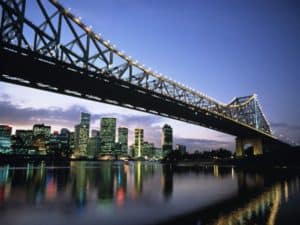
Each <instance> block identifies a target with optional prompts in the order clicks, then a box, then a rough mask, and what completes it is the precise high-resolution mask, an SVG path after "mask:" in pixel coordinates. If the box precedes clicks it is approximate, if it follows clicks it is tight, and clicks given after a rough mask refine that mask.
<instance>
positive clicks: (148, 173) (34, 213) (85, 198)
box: [0, 162, 300, 225]
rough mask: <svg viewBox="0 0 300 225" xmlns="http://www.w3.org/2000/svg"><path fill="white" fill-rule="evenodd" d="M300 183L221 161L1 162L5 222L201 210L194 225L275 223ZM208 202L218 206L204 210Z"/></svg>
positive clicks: (142, 218)
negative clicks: (222, 164) (19, 164)
mask: <svg viewBox="0 0 300 225" xmlns="http://www.w3.org/2000/svg"><path fill="white" fill-rule="evenodd" d="M299 183H300V182H299V177H298V176H293V177H292V178H287V179H283V178H280V179H277V180H272V181H270V179H268V176H266V175H262V174H259V173H246V172H244V171H238V170H236V169H235V168H233V167H219V166H217V165H214V166H197V167H188V166H185V165H178V166H172V165H163V164H159V163H150V162H135V163H134V162H130V163H124V162H71V163H70V164H68V165H63V166H47V165H45V164H41V165H33V164H27V165H25V166H24V167H13V166H9V165H7V166H3V167H0V209H1V210H0V221H2V223H3V224H7V225H8V224H49V225H50V224H51V225H55V224H66V223H72V224H74V225H77V224H99V223H102V224H151V223H152V224H155V223H161V222H164V221H168V220H170V219H172V218H173V217H175V216H182V215H185V214H187V213H191V212H194V211H199V214H198V215H197V216H196V217H197V219H195V220H193V219H191V220H189V223H191V224H216V225H217V224H218V225H221V224H232V225H235V224H254V223H256V224H270V225H271V224H276V218H278V217H279V219H280V217H282V218H283V219H284V214H283V215H281V214H282V213H280V207H281V205H283V204H289V202H290V201H289V199H290V198H291V196H292V197H293V196H295V195H296V196H297V195H299V188H300V187H299ZM253 193H254V194H253ZM235 198H236V199H238V201H236V200H232V199H235ZM228 200H230V203H226V201H228ZM224 202H225V203H224ZM218 204H219V205H218ZM220 204H225V208H227V206H228V208H229V209H227V210H225V208H224V205H220ZM226 204H227V205H226ZM211 205H216V207H213V210H209V211H205V213H201V210H202V209H203V210H206V207H208V206H211ZM298 206H299V204H298ZM48 218H51V219H50V220H49V219H48ZM191 218H192V216H191ZM277 221H278V220H277ZM2 223H1V224H2ZM173 224H174V223H173ZM185 224H187V223H185Z"/></svg>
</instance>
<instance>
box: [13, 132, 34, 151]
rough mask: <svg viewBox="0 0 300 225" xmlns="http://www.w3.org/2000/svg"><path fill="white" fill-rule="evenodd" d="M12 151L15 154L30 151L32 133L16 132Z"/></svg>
mask: <svg viewBox="0 0 300 225" xmlns="http://www.w3.org/2000/svg"><path fill="white" fill-rule="evenodd" d="M15 139H16V141H15V145H14V150H15V152H16V153H20V154H27V153H28V151H30V150H31V149H32V141H33V131H32V130H16V135H15Z"/></svg>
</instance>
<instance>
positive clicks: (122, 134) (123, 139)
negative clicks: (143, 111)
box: [118, 127, 128, 154]
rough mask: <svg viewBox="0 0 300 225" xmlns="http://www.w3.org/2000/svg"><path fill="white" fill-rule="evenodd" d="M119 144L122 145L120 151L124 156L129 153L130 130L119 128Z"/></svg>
mask: <svg viewBox="0 0 300 225" xmlns="http://www.w3.org/2000/svg"><path fill="white" fill-rule="evenodd" d="M118 143H119V144H120V148H121V149H120V150H121V152H122V153H123V154H127V153H128V128H127V127H119V129H118Z"/></svg>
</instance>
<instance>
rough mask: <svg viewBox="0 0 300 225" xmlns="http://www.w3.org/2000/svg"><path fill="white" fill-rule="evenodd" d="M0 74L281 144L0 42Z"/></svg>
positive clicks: (149, 93) (202, 112)
mask: <svg viewBox="0 0 300 225" xmlns="http://www.w3.org/2000/svg"><path fill="white" fill-rule="evenodd" d="M0 73H1V76H0V80H1V81H4V82H9V83H14V84H18V85H22V86H27V87H32V88H37V89H42V90H46V91H51V92H56V93H60V94H64V95H70V96H75V97H80V98H84V99H87V100H92V101H98V102H105V103H108V104H113V105H118V106H122V107H126V108H131V109H135V110H139V111H144V112H148V113H152V114H156V115H160V116H164V117H168V118H172V119H176V120H181V121H185V122H188V123H192V124H196V125H200V126H204V127H207V128H210V129H214V130H217V131H220V132H224V133H227V134H231V135H234V136H236V137H247V138H249V137H250V138H251V137H255V138H260V139H261V140H262V141H263V142H264V143H265V142H268V143H277V144H282V143H281V142H280V141H279V140H277V139H276V138H275V137H273V136H272V135H268V134H266V133H264V132H261V131H259V130H257V129H254V128H252V127H251V126H247V125H245V124H241V123H238V122H237V121H235V120H233V119H230V118H226V117H221V116H218V115H216V114H213V113H211V112H208V111H205V110H203V109H200V108H195V107H194V106H191V105H188V104H186V103H184V102H182V101H178V100H175V99H172V98H170V97H168V96H165V95H162V94H158V93H155V92H153V91H151V90H147V89H144V88H142V87H139V86H137V85H133V84H130V83H129V82H126V81H123V80H120V79H117V78H115V77H113V76H108V75H107V74H96V73H93V72H90V71H86V70H84V69H82V68H79V67H76V66H73V65H70V64H67V63H64V62H61V61H58V60H56V59H54V58H49V57H47V56H43V55H40V54H36V53H34V52H32V51H29V50H27V49H23V48H19V47H16V46H14V45H9V44H7V43H1V48H0ZM45 101H47V99H45Z"/></svg>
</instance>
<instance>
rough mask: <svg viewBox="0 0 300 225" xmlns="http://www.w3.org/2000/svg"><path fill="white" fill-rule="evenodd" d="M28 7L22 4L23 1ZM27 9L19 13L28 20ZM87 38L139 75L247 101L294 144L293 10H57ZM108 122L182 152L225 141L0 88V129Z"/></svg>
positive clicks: (149, 5) (82, 6) (129, 0)
mask: <svg viewBox="0 0 300 225" xmlns="http://www.w3.org/2000/svg"><path fill="white" fill-rule="evenodd" d="M28 2H29V1H28ZM34 2H35V1H30V3H29V5H28V12H30V13H31V15H32V16H33V15H34V16H35V14H37V13H38V12H37V11H36V10H35V8H34V6H33V3H34ZM60 2H61V3H62V4H63V5H64V6H65V7H66V8H69V7H70V8H71V12H72V13H74V14H75V15H78V16H80V17H82V19H83V21H84V22H85V23H86V24H88V25H92V27H93V30H94V31H96V32H97V33H99V32H100V33H101V34H102V35H103V37H104V38H105V39H109V40H110V41H111V42H113V43H114V44H116V45H117V47H118V48H119V49H121V50H124V51H125V52H126V54H128V55H130V56H132V58H133V59H137V60H138V61H139V62H142V63H143V64H145V65H146V67H151V68H153V70H156V71H159V72H161V73H163V74H166V75H167V76H168V77H171V78H172V79H174V80H177V81H179V82H181V83H184V84H186V85H187V86H189V87H192V88H194V89H196V90H199V91H201V92H203V93H205V94H207V95H208V96H211V97H213V98H215V99H217V100H219V101H221V102H225V103H229V102H230V100H231V99H232V98H233V97H235V96H246V95H250V94H253V93H256V94H257V95H258V97H259V101H260V103H261V105H262V106H263V111H264V113H265V115H266V117H267V119H268V121H269V122H270V124H271V128H272V130H273V132H274V134H275V135H276V136H279V135H280V138H281V139H283V140H286V141H289V142H292V141H293V142H295V143H300V121H299V117H300V100H298V96H299V84H300V75H299V71H300V63H299V62H300V61H299V59H300V42H299V40H300V2H299V1H297V0H295V1H293V0H274V1H267V0H251V1H250V0H249V1H247V0H245V1H239V0H227V1H217V0H210V1H208V0H201V1H199V0H185V1H179V0H173V1H167V0H114V1H111V0H101V1H100V0H97V1H96V0H85V1H71V0H61V1H60ZM81 111H86V112H90V113H91V114H92V115H93V116H92V128H94V129H99V118H101V117H103V116H116V117H117V118H118V125H124V126H128V127H129V130H130V142H132V138H133V135H132V132H133V129H134V128H135V127H142V128H144V129H145V139H146V140H148V141H151V142H154V143H155V144H156V145H158V146H159V145H160V135H161V127H162V126H163V125H164V124H165V123H168V124H170V125H171V126H172V127H173V130H174V139H175V141H174V142H175V143H178V144H186V145H187V146H188V148H189V149H190V150H191V151H192V150H195V149H200V150H201V149H209V148H217V147H226V148H229V149H231V150H233V149H234V138H235V137H233V136H229V135H226V134H222V133H219V132H215V131H212V130H209V129H206V128H202V127H199V126H195V125H191V124H187V123H183V122H179V121H175V120H170V119H166V118H163V117H158V116H154V115H150V114H146V113H141V112H137V111H132V110H129V109H124V108H120V107H116V106H111V105H107V104H102V103H97V102H92V101H88V100H82V99H79V98H75V97H68V96H63V95H58V94H53V93H48V92H44V91H39V90H34V89H30V88H25V87H20V86H16V85H10V84H7V83H3V82H0V123H2V124H11V125H12V126H14V128H15V129H16V128H28V129H29V128H31V127H32V124H33V123H37V122H39V123H42V122H44V123H46V124H50V125H52V127H53V130H55V129H56V130H58V129H60V128H62V127H67V128H69V129H74V128H73V127H74V124H76V123H78V122H79V117H80V112H81Z"/></svg>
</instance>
